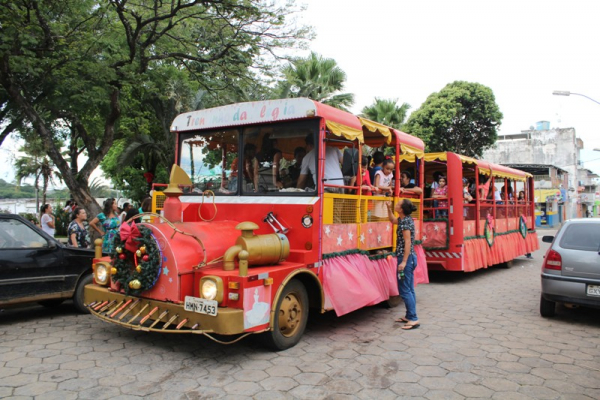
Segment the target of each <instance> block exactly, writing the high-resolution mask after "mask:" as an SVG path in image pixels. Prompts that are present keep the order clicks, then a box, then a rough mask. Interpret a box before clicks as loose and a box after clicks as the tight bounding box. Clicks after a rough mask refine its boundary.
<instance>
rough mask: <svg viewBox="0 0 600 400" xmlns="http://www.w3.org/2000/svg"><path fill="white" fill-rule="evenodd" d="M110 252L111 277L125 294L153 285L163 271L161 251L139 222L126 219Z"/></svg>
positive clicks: (135, 292) (138, 291) (140, 291)
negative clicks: (111, 263) (137, 223)
mask: <svg viewBox="0 0 600 400" xmlns="http://www.w3.org/2000/svg"><path fill="white" fill-rule="evenodd" d="M114 249H115V251H114V252H113V254H111V258H112V262H113V268H112V269H111V272H112V275H111V279H112V281H113V282H115V283H119V284H120V285H121V288H122V289H123V290H125V294H127V295H130V294H132V295H138V294H140V293H142V292H144V291H146V290H150V289H152V288H153V287H154V285H155V284H156V282H157V281H158V278H159V277H160V273H161V271H162V261H163V256H162V253H161V251H160V249H159V247H158V245H157V243H156V238H155V237H154V236H153V235H152V231H151V230H150V229H149V228H147V227H145V226H141V225H136V224H135V223H134V222H132V223H131V224H129V223H125V224H123V225H121V230H120V235H117V236H116V237H115V239H114Z"/></svg>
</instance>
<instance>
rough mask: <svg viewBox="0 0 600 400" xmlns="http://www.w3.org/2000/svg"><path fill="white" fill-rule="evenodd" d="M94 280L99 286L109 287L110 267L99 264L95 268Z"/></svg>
mask: <svg viewBox="0 0 600 400" xmlns="http://www.w3.org/2000/svg"><path fill="white" fill-rule="evenodd" d="M94 280H95V281H96V283H97V284H98V285H103V286H104V285H107V284H108V282H109V280H110V265H107V264H104V263H98V264H96V265H95V268H94Z"/></svg>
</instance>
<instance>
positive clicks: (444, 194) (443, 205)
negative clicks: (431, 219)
mask: <svg viewBox="0 0 600 400" xmlns="http://www.w3.org/2000/svg"><path fill="white" fill-rule="evenodd" d="M432 197H433V198H434V199H444V200H438V205H437V206H438V207H439V209H438V210H437V211H436V218H448V210H447V207H448V186H447V185H446V177H445V176H440V177H439V179H438V187H437V188H436V189H435V190H434V191H433V196H432Z"/></svg>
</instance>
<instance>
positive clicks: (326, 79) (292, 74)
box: [279, 53, 354, 111]
mask: <svg viewBox="0 0 600 400" xmlns="http://www.w3.org/2000/svg"><path fill="white" fill-rule="evenodd" d="M282 72H283V75H284V76H285V79H286V81H285V82H282V83H280V87H279V95H280V96H281V97H282V98H285V97H308V98H310V99H313V100H316V101H319V102H321V103H324V104H328V105H330V106H332V107H337V108H340V109H342V110H345V111H348V109H347V108H348V107H350V106H352V104H354V95H353V94H352V93H339V92H341V91H342V90H343V89H344V82H345V81H346V73H345V72H344V71H342V69H341V68H340V67H339V66H338V65H337V63H336V62H335V60H334V59H332V58H323V57H321V56H319V55H318V54H316V53H311V54H310V56H309V57H307V58H299V59H296V60H294V61H292V63H291V64H290V65H288V66H286V67H284V68H283V70H282Z"/></svg>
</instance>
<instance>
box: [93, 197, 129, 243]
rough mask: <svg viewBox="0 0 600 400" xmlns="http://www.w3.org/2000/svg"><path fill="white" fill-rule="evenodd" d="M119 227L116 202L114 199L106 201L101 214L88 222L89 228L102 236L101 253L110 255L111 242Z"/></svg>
mask: <svg viewBox="0 0 600 400" xmlns="http://www.w3.org/2000/svg"><path fill="white" fill-rule="evenodd" d="M98 222H100V224H101V225H102V229H103V231H102V230H100V228H99V227H98ZM120 225H121V221H119V214H118V207H117V202H116V201H115V199H106V200H105V201H104V209H103V210H102V212H101V213H100V214H98V216H97V217H96V218H94V219H93V220H92V222H90V226H91V227H92V228H94V229H95V230H96V232H98V233H99V234H100V235H102V252H103V253H112V251H113V242H114V239H115V236H117V235H118V234H119V226H120Z"/></svg>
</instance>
